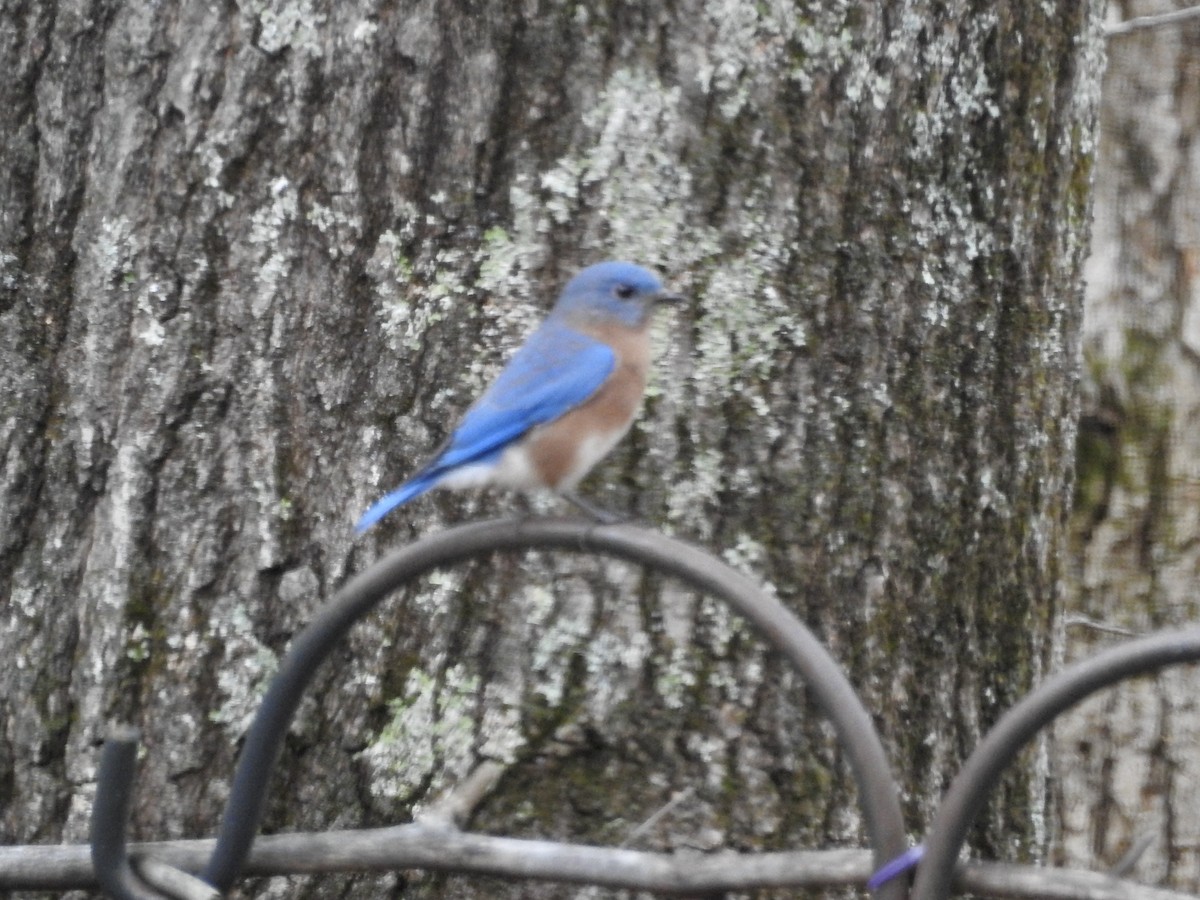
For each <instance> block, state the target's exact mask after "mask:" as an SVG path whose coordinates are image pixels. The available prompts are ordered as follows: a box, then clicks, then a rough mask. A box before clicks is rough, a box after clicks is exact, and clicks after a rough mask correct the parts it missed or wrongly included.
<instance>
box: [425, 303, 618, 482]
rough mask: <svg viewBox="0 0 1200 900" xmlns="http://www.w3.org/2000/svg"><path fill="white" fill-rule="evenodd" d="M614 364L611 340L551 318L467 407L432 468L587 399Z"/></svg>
mask: <svg viewBox="0 0 1200 900" xmlns="http://www.w3.org/2000/svg"><path fill="white" fill-rule="evenodd" d="M615 365H616V354H614V353H613V351H612V349H611V348H610V347H609V346H608V345H607V344H604V343H602V342H600V341H598V340H596V339H595V338H591V337H588V336H587V335H585V334H580V333H579V332H578V331H575V330H574V329H572V328H568V327H567V326H566V325H564V324H562V323H560V322H558V321H556V320H554V319H550V320H548V321H547V322H545V323H544V324H543V325H542V327H541V328H539V329H538V330H537V331H535V332H534V333H533V334H531V335H530V336H529V339H528V340H527V341H526V342H525V344H524V345H523V346H522V347H521V349H520V350H518V351H517V353H516V355H515V356H513V358H512V360H511V361H510V362H509V364H508V365H507V366H505V368H504V370H503V371H502V372H501V373H500V375H499V377H497V379H496V381H495V383H494V384H493V385H492V386H491V387H490V388H488V390H487V392H486V393H485V394H484V395H483V396H482V397H480V398H479V399H478V400H477V401H476V402H475V405H474V406H472V407H471V408H470V409H469V410H467V412H466V415H464V416H463V420H462V422H461V423H459V426H458V428H456V429H455V431H454V434H453V435H452V436H451V438H450V442H449V444H448V446H447V447H446V448H445V449H444V450H443V451H442V452H441V453H440V454H438V456H437V457H436V458H435V459H434V460H433V462H432V463H431V464H430V466H429V467H428V469H431V470H432V469H436V470H437V471H440V472H444V471H446V470H447V469H453V468H457V467H458V466H462V465H467V464H469V463H472V462H479V461H482V460H484V459H487V458H488V457H489V456H492V455H494V454H496V453H498V452H499V451H500V450H503V449H504V447H506V446H508V445H509V444H511V443H512V442H513V441H515V440H516V439H517V438H519V437H520V436H521V435H523V434H524V433H525V432H527V431H529V429H531V428H533V427H534V426H536V425H541V424H543V423H545V422H552V421H554V420H555V419H557V418H558V417H559V416H561V415H563V414H564V413H566V412H568V411H569V410H571V409H573V408H574V407H576V406H578V405H579V404H581V403H583V402H584V401H585V400H587V399H588V397H590V396H592V394H594V393H596V391H598V390H599V389H600V386H601V385H603V384H604V382H605V380H607V378H608V376H609V375H610V374H612V370H613V367H614V366H615Z"/></svg>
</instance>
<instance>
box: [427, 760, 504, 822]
mask: <svg viewBox="0 0 1200 900" xmlns="http://www.w3.org/2000/svg"><path fill="white" fill-rule="evenodd" d="M504 768H505V767H504V766H502V765H501V764H500V763H498V762H496V761H495V760H491V759H488V760H484V761H483V762H481V763H480V764H479V765H478V766H476V767H475V768H474V769H473V770H472V771H471V774H470V775H468V776H467V777H466V778H464V779H463V781H462V782H461V783H460V784H456V785H455V786H454V787H453V788H451V789H450V790H449V791H447V792H446V793H445V794H443V795H442V796H441V797H439V798H438V800H437V802H436V803H434V804H432V805H431V806H430V807H428V808H427V809H425V810H423V811H422V812H421V813H420V814H419V815H418V816H417V821H418V822H420V823H421V824H423V825H430V826H441V827H446V826H449V827H452V828H461V827H462V826H463V825H464V824H466V822H467V820H469V819H470V818H471V814H472V813H474V812H475V810H476V808H477V807H478V806H479V804H480V803H482V802H483V798H484V797H486V796H487V795H488V794H490V793H491V791H492V788H494V787H495V786H496V782H498V781H499V780H500V776H501V775H503V774H504Z"/></svg>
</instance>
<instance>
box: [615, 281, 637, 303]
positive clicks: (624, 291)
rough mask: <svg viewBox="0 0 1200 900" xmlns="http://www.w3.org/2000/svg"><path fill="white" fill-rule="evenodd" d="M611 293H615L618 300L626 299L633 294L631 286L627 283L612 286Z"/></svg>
mask: <svg viewBox="0 0 1200 900" xmlns="http://www.w3.org/2000/svg"><path fill="white" fill-rule="evenodd" d="M613 293H614V294H616V295H617V298H618V299H620V300H628V299H629V298H630V297H632V296H633V288H632V287H630V286H629V285H627V284H618V285H617V286H616V287H615V288H613Z"/></svg>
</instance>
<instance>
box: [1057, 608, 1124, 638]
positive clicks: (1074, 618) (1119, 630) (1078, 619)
mask: <svg viewBox="0 0 1200 900" xmlns="http://www.w3.org/2000/svg"><path fill="white" fill-rule="evenodd" d="M1076 626H1077V627H1079V628H1090V629H1092V630H1093V631H1102V632H1104V633H1105V634H1116V635H1119V636H1121V637H1138V636H1139V635H1140V634H1141V632H1138V631H1134V630H1133V629H1131V628H1125V627H1124V626H1123V625H1110V624H1109V623H1108V622H1101V621H1100V620H1099V619H1093V618H1091V617H1090V616H1084V615H1080V614H1078V613H1076V614H1074V615H1069V616H1064V617H1063V627H1065V628H1072V627H1076Z"/></svg>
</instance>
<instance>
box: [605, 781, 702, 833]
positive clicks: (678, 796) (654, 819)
mask: <svg viewBox="0 0 1200 900" xmlns="http://www.w3.org/2000/svg"><path fill="white" fill-rule="evenodd" d="M694 793H696V789H695V788H694V787H686V788H684V789H683V790H682V791H676V792H675V793H674V794H672V795H671V799H670V800H668V801H667V802H666V803H664V804H663V805H662V806H661V807H659V808H658V810H657V811H656V812H655V813H654V814H653V815H651V816H650V818H648V819H647V820H646V821H645V822H643V823H642V824H641V825H639V826H638V827H637V828H635V829H633V831H631V832H629V836H628V837H627V838H625V840H623V841H621V846H622V847H628V846H630V845H631V844H633V843H634V841H636V840H637V839H638V838H640V837H641V836H642V835H643V834H645V833H646V832H647V831H649V830H650V829H651V828H653V827H654V826H655V825H657V824H658V823H659V822H661V821H662V820H663V817H664V816H666V815H667V814H668V813H670V812H671V810H673V809H674V808H675V807H677V806H678V805H679V804H680V803H682V802H683V801H684V800H687V799H689V798H691V796H692V794H694Z"/></svg>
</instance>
